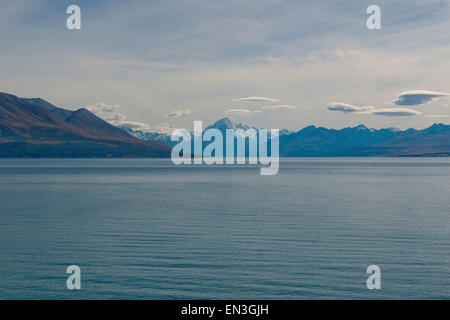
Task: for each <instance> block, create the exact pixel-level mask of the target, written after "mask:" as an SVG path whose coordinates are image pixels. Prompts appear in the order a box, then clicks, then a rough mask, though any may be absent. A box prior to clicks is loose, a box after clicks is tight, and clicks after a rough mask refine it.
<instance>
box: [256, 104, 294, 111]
mask: <svg viewBox="0 0 450 320" xmlns="http://www.w3.org/2000/svg"><path fill="white" fill-rule="evenodd" d="M261 109H262V110H279V109H297V107H296V106H291V105H289V104H281V105H278V106H265V107H262V108H261Z"/></svg>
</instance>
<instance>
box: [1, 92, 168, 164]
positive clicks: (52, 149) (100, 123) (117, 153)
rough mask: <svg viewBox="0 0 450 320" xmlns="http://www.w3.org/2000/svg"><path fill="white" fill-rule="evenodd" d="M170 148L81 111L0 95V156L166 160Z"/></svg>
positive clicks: (44, 102) (35, 99)
mask: <svg viewBox="0 0 450 320" xmlns="http://www.w3.org/2000/svg"><path fill="white" fill-rule="evenodd" d="M168 156H170V148H169V147H168V146H167V145H165V144H163V143H161V142H157V141H144V140H140V139H137V138H135V137H133V136H131V135H129V134H128V133H126V132H125V131H123V130H121V129H119V128H117V127H115V126H113V125H111V124H109V123H108V122H106V121H104V120H102V119H100V118H99V117H97V116H96V115H94V114H92V113H91V112H90V111H88V110H86V109H84V108H81V109H78V110H75V111H70V110H66V109H62V108H58V107H56V106H54V105H52V104H50V103H48V102H47V101H45V100H43V99H40V98H33V99H26V98H19V97H16V96H14V95H11V94H7V93H0V157H10V158H15V157H45V158H55V157H58V158H69V157H73V158H80V157H168Z"/></svg>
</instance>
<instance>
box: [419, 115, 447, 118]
mask: <svg viewBox="0 0 450 320" xmlns="http://www.w3.org/2000/svg"><path fill="white" fill-rule="evenodd" d="M425 117H427V118H448V117H450V116H449V115H447V114H429V115H426V116H425Z"/></svg>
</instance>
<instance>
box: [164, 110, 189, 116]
mask: <svg viewBox="0 0 450 320" xmlns="http://www.w3.org/2000/svg"><path fill="white" fill-rule="evenodd" d="M190 114H192V111H191V110H189V109H178V110H174V111H170V112H169V113H167V114H165V115H164V117H165V118H180V117H185V116H188V115H190Z"/></svg>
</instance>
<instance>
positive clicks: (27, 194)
mask: <svg viewBox="0 0 450 320" xmlns="http://www.w3.org/2000/svg"><path fill="white" fill-rule="evenodd" d="M449 208H450V159H424V158H416V159H406V158H405V159H394V158H389V159H386V158H385V159H383V158H366V159H355V158H353V159H343V158H341V159H288V160H283V161H282V163H281V168H280V172H279V174H278V175H276V176H260V174H259V168H256V167H246V166H241V167H237V166H235V167H205V166H202V167H193V166H192V167H187V166H184V167H175V166H173V165H172V164H171V162H170V160H154V159H153V160H152V159H132V160H128V159H126V160H125V159H121V160H45V159H42V160H25V159H24V160H0V298H1V299H49V298H51V299H54V298H56V299H73V298H77V299H106V298H123V299H216V298H217V299H252V298H253V299H318V298H325V299H331V298H338V299H353V298H356V299H372V298H375V299H377V298H386V299H400V298H404V299H421V298H431V299H449V298H450V210H449ZM71 264H76V265H79V266H80V267H81V272H82V290H79V291H69V290H67V289H66V279H67V274H66V273H65V270H66V268H67V266H68V265H71ZM371 264H376V265H379V266H380V268H381V272H382V284H381V285H382V289H381V290H368V289H367V288H366V279H367V276H368V275H367V274H366V268H367V266H369V265H371Z"/></svg>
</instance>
